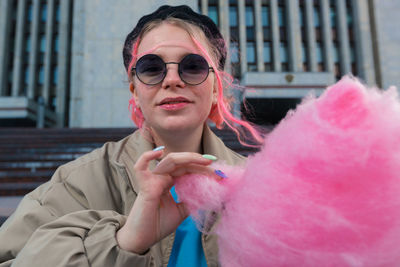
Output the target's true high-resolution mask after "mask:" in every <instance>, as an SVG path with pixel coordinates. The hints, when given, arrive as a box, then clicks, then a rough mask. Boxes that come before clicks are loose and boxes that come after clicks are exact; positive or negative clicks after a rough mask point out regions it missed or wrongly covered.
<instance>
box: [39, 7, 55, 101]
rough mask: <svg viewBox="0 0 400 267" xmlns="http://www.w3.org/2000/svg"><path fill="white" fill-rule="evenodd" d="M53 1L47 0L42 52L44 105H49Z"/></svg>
mask: <svg viewBox="0 0 400 267" xmlns="http://www.w3.org/2000/svg"><path fill="white" fill-rule="evenodd" d="M54 1H55V0H47V18H46V51H45V54H44V85H43V91H42V96H43V98H44V103H45V104H46V105H49V98H50V88H51V86H52V77H51V68H52V54H53V27H54V23H53V21H54V6H55V5H54Z"/></svg>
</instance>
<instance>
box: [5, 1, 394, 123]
mask: <svg viewBox="0 0 400 267" xmlns="http://www.w3.org/2000/svg"><path fill="white" fill-rule="evenodd" d="M163 3H166V4H171V5H178V4H187V5H189V6H191V7H192V8H193V9H195V10H198V11H199V12H201V13H203V14H207V15H208V16H209V17H210V18H211V19H213V20H214V22H215V23H216V24H217V25H218V26H219V28H220V29H221V31H222V33H223V35H224V37H225V39H226V40H229V45H230V51H229V56H228V64H226V65H227V67H226V71H227V72H228V73H230V74H231V75H232V76H233V77H234V78H235V79H236V80H237V81H238V83H240V84H241V85H244V86H246V87H247V89H246V90H232V92H231V93H232V94H233V95H234V97H235V98H236V100H237V102H238V103H237V105H236V106H235V109H236V111H235V112H236V114H239V111H240V110H243V105H242V104H241V101H240V100H241V99H243V98H245V99H246V100H247V102H249V103H250V105H251V106H252V109H253V114H252V115H251V114H247V113H246V114H245V115H246V116H248V117H249V118H250V119H252V120H253V121H255V122H256V123H260V124H274V123H276V122H277V121H279V120H280V119H281V118H282V116H284V114H285V113H286V112H287V110H288V109H290V108H293V107H295V105H296V103H298V102H299V100H300V99H301V98H302V97H304V96H306V95H307V94H309V92H310V91H311V90H312V91H314V92H315V94H320V93H321V92H322V91H323V89H324V88H326V87H327V86H328V85H330V84H332V83H334V82H335V81H337V80H338V79H340V77H342V76H343V75H346V74H353V75H355V76H357V77H360V78H361V79H362V80H363V81H364V82H365V83H367V84H368V85H371V86H374V85H376V86H378V87H380V88H388V87H389V86H390V85H395V86H397V87H399V86H400V78H399V73H400V31H398V29H399V28H400V20H399V19H398V18H397V16H398V15H397V14H398V12H399V11H400V2H399V1H397V0H186V1H172V0H170V1H163ZM158 6H160V1H155V0H148V1H145V2H142V1H139V0H118V1H113V2H112V4H111V3H110V1H108V0H85V1H80V0H2V1H0V126H38V127H130V126H133V123H132V122H131V121H130V119H129V110H128V100H129V98H130V92H129V84H128V80H127V77H126V73H125V70H124V68H123V64H122V55H121V54H122V45H123V42H124V38H125V36H126V35H127V33H129V32H130V31H131V30H132V28H133V27H134V25H135V24H136V22H137V21H138V19H139V18H140V17H141V16H143V15H144V14H147V13H150V12H152V11H154V10H155V9H156V8H157V7H158Z"/></svg>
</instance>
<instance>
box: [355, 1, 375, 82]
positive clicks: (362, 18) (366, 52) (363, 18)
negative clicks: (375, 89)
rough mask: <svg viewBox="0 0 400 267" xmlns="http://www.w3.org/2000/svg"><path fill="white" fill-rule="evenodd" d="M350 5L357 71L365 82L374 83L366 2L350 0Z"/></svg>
mask: <svg viewBox="0 0 400 267" xmlns="http://www.w3.org/2000/svg"><path fill="white" fill-rule="evenodd" d="M352 5H353V16H354V20H353V21H354V23H353V25H354V39H355V41H356V49H355V50H356V51H355V52H356V62H357V72H358V75H359V76H360V77H361V78H362V79H364V81H365V82H366V83H367V84H369V85H374V84H375V72H374V59H373V48H372V38H371V27H370V18H369V13H368V3H367V1H364V0H352Z"/></svg>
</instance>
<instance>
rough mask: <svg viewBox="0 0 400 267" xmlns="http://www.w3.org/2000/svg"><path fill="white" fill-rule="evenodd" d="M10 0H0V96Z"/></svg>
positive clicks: (5, 74) (3, 91)
mask: <svg viewBox="0 0 400 267" xmlns="http://www.w3.org/2000/svg"><path fill="white" fill-rule="evenodd" d="M11 7H12V0H3V1H0V96H5V95H6V91H7V90H6V88H7V81H8V59H9V52H8V51H9V46H8V44H9V41H10V20H11Z"/></svg>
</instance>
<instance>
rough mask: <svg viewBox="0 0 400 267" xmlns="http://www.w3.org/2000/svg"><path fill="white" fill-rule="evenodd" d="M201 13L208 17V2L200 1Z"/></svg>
mask: <svg viewBox="0 0 400 267" xmlns="http://www.w3.org/2000/svg"><path fill="white" fill-rule="evenodd" d="M201 13H202V14H203V15H206V16H207V15H208V0H201Z"/></svg>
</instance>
